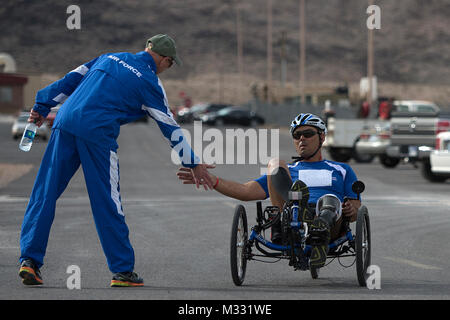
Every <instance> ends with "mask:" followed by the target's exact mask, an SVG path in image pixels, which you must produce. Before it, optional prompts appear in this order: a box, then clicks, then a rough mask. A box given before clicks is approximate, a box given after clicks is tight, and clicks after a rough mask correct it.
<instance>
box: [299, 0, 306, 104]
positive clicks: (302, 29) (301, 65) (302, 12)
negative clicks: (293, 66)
mask: <svg viewBox="0 0 450 320" xmlns="http://www.w3.org/2000/svg"><path fill="white" fill-rule="evenodd" d="M299 7H300V8H299V19H300V21H299V28H300V30H299V34H300V36H299V40H300V63H299V68H300V70H299V71H300V78H299V89H300V96H301V102H302V104H304V103H305V102H306V99H305V48H306V44H305V38H306V36H305V33H306V31H305V25H306V24H305V0H300V5H299Z"/></svg>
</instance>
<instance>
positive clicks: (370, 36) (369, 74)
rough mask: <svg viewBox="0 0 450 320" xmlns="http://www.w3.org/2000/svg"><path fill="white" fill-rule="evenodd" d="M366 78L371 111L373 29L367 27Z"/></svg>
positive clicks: (370, 1) (371, 3)
mask: <svg viewBox="0 0 450 320" xmlns="http://www.w3.org/2000/svg"><path fill="white" fill-rule="evenodd" d="M371 5H373V0H369V6H371ZM367 78H368V79H367V80H368V90H367V102H368V103H369V106H370V112H371V113H372V109H373V108H372V102H373V101H372V96H373V94H372V92H373V87H372V86H373V82H372V80H373V29H371V28H368V37H367Z"/></svg>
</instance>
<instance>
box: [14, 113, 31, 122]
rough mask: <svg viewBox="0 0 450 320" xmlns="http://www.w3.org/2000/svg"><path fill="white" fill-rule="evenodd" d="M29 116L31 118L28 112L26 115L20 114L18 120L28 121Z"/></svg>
mask: <svg viewBox="0 0 450 320" xmlns="http://www.w3.org/2000/svg"><path fill="white" fill-rule="evenodd" d="M28 118H29V115H28V114H26V115H21V116H19V118H18V119H17V121H20V122H26V121H27V120H28Z"/></svg>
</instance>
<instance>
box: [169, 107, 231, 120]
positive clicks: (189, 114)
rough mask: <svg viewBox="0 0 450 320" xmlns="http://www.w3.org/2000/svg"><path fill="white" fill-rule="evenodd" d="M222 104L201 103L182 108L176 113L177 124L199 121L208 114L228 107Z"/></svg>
mask: <svg viewBox="0 0 450 320" xmlns="http://www.w3.org/2000/svg"><path fill="white" fill-rule="evenodd" d="M230 106H231V105H229V104H223V103H201V104H196V105H193V106H192V107H191V108H189V109H188V108H183V109H181V110H180V111H179V112H178V113H177V122H179V123H191V122H193V121H195V120H201V117H202V115H204V114H208V113H210V112H217V111H219V110H221V109H224V108H227V107H230Z"/></svg>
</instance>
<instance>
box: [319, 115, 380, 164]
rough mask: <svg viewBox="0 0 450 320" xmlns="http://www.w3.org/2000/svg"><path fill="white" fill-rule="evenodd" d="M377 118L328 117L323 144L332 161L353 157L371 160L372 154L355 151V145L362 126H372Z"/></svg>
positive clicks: (360, 159)
mask: <svg viewBox="0 0 450 320" xmlns="http://www.w3.org/2000/svg"><path fill="white" fill-rule="evenodd" d="M379 122H380V121H379V120H378V119H340V118H334V117H331V118H329V119H328V124H327V129H328V134H327V136H326V138H325V142H324V144H323V146H324V148H325V149H326V150H327V152H328V154H329V155H330V157H331V158H332V159H333V160H334V161H338V162H347V161H349V160H350V159H352V158H353V159H355V160H356V161H357V162H371V161H372V160H373V158H374V155H371V154H361V153H358V152H357V151H356V148H355V145H356V143H357V142H358V140H359V136H360V134H361V132H362V130H363V128H367V127H373V126H374V125H375V124H376V123H379Z"/></svg>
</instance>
